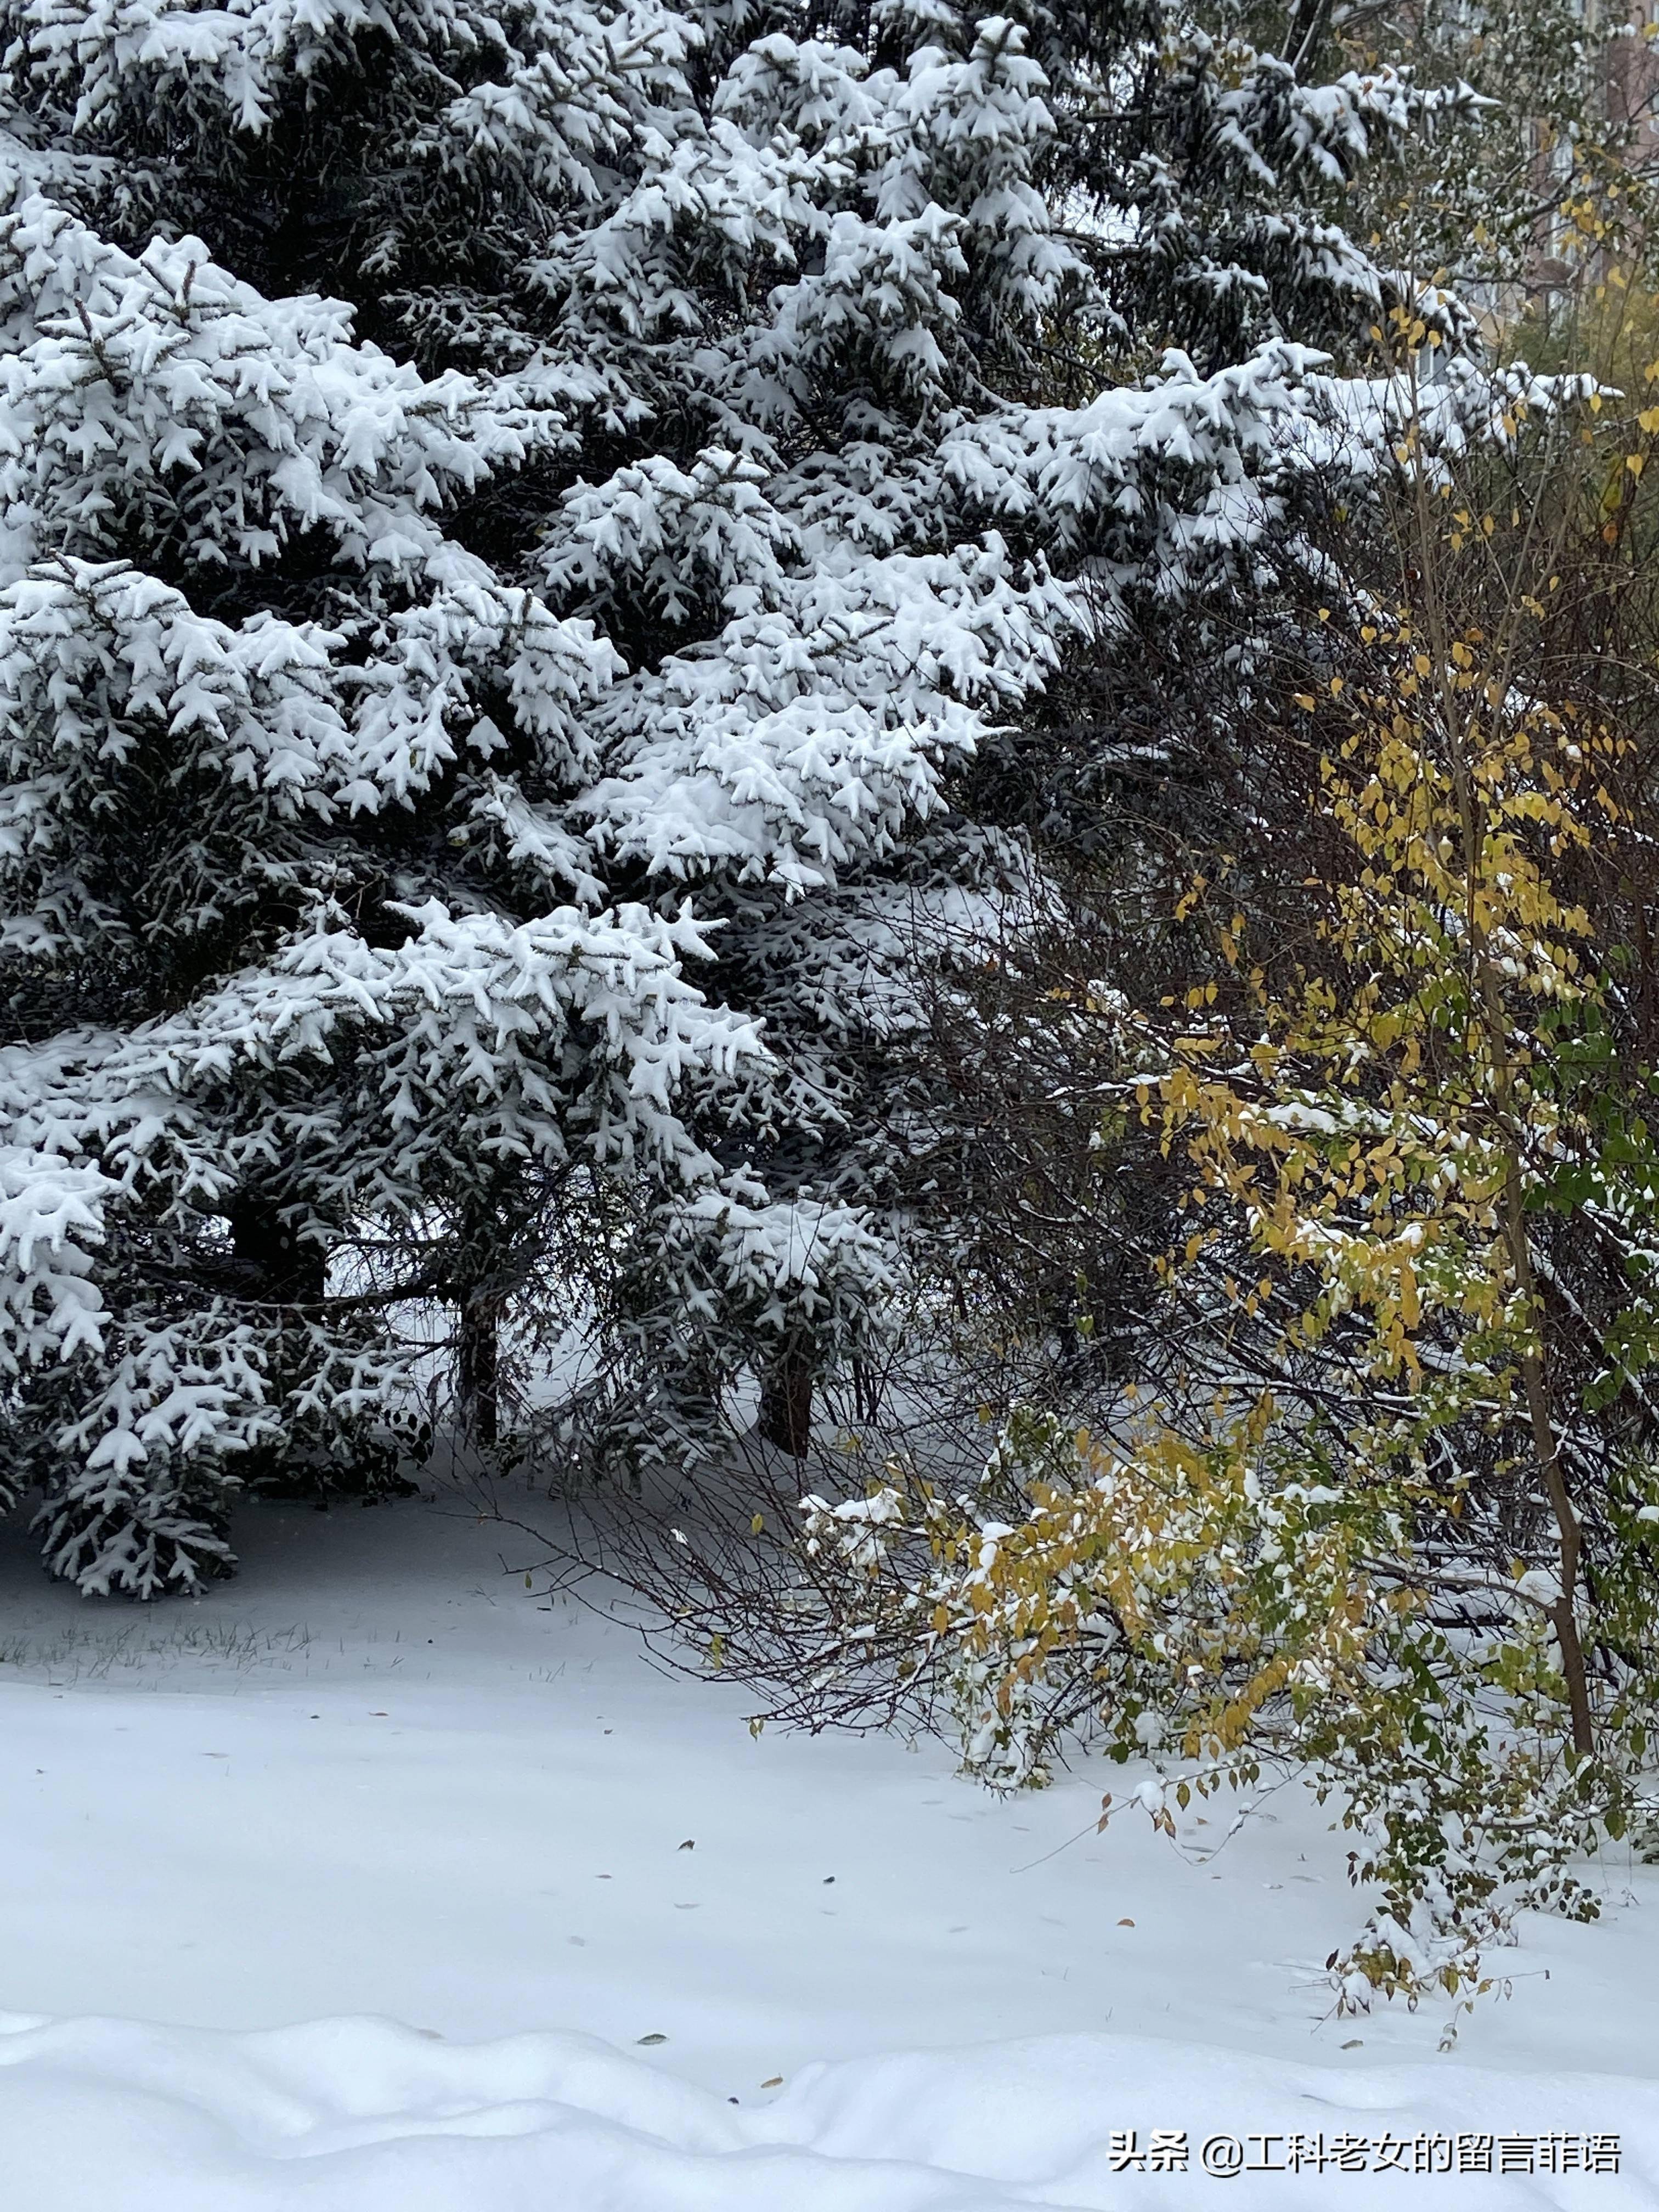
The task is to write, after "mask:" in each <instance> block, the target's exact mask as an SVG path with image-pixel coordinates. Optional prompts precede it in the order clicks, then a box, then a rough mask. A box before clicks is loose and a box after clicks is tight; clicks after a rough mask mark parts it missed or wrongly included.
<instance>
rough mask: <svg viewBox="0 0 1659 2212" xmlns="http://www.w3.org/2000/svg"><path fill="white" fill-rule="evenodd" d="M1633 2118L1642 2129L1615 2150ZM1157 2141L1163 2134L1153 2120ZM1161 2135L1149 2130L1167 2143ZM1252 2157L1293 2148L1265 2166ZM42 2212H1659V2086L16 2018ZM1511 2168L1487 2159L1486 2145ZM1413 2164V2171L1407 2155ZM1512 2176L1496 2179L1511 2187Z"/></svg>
mask: <svg viewBox="0 0 1659 2212" xmlns="http://www.w3.org/2000/svg"><path fill="white" fill-rule="evenodd" d="M1613 2110H1616V2111H1617V2112H1619V2113H1620V2116H1621V2117H1622V2118H1623V2120H1624V2123H1625V2124H1624V2126H1623V2128H1622V2130H1620V2129H1616V2128H1615V2129H1611V2130H1610V2129H1609V2128H1608V2126H1607V2116H1608V2113H1609V2112H1610V2111H1613ZM1544 2114H1547V2116H1548V2124H1549V2128H1550V2130H1553V2131H1555V2132H1558V2133H1561V2134H1565V2135H1569V2136H1577V2137H1579V2138H1582V2137H1583V2136H1592V2135H1600V2134H1607V2133H1613V2134H1617V2135H1619V2136H1620V2170H1619V2172H1617V2173H1616V2174H1613V2173H1606V2172H1601V2173H1593V2174H1586V2173H1583V2172H1577V2173H1564V2174H1559V2175H1551V2174H1546V2173H1533V2174H1524V2173H1520V2172H1510V2173H1508V2174H1504V2173H1501V2172H1496V2171H1494V2172H1491V2173H1485V2174H1483V2173H1480V2172H1462V2173H1458V2172H1452V2173H1448V2174H1442V2175H1440V2176H1438V2177H1436V2176H1434V2175H1432V2174H1427V2173H1417V2174H1413V2172H1412V2171H1411V2167H1410V2164H1409V2162H1408V2163H1407V2166H1406V2167H1405V2169H1404V2170H1403V2171H1401V2170H1395V2171H1394V2172H1387V2171H1385V2172H1336V2173H1335V2174H1334V2175H1331V2174H1327V2175H1324V2176H1321V2175H1319V2174H1317V2173H1316V2172H1303V2173H1300V2174H1297V2173H1291V2172H1286V2171H1285V2170H1284V2168H1283V2166H1282V2164H1281V2165H1280V2166H1279V2171H1277V2172H1256V2173H1255V2174H1252V2173H1250V2172H1242V2173H1240V2174H1239V2175H1237V2177H1236V2178H1232V2179H1222V2178H1212V2177H1210V2176H1208V2175H1206V2174H1205V2173H1203V2172H1194V2171H1191V2170H1189V2171H1188V2172H1184V2173H1183V2172H1161V2173H1160V2172H1149V2171H1145V2170H1137V2169H1136V2166H1135V2165H1134V2164H1133V2163H1131V2162H1128V2161H1126V2160H1125V2159H1124V2158H1123V2155H1122V2145H1121V2142H1115V2141H1114V2137H1115V2136H1118V2137H1120V2138H1121V2136H1127V2134H1129V2133H1130V2132H1131V2131H1133V2134H1134V2136H1135V2137H1136V2148H1137V2151H1138V2153H1139V2154H1141V2155H1142V2156H1144V2154H1145V2152H1146V2147H1147V2144H1148V2142H1150V2139H1151V2132H1152V2126H1156V2127H1158V2129H1160V2130H1167V2131H1171V2132H1180V2133H1183V2134H1184V2135H1185V2136H1186V2137H1187V2139H1188V2146H1189V2150H1188V2156H1189V2158H1190V2160H1191V2161H1192V2164H1193V2166H1196V2165H1197V2161H1198V2158H1199V2155H1200V2147H1201V2145H1202V2144H1203V2143H1204V2142H1206V2141H1207V2140H1209V2139H1211V2138H1212V2137H1214V2136H1232V2137H1233V2138H1234V2139H1235V2140H1236V2141H1237V2142H1238V2143H1239V2144H1240V2146H1241V2148H1242V2150H1243V2155H1244V2156H1245V2157H1246V2158H1247V2159H1249V2160H1264V2159H1265V2160H1269V2161H1282V2160H1283V2158H1284V2155H1285V2145H1286V2144H1287V2143H1289V2142H1291V2141H1292V2140H1294V2139H1297V2138H1304V2139H1307V2140H1309V2141H1311V2140H1312V2139H1313V2138H1314V2137H1316V2136H1324V2137H1325V2138H1326V2139H1327V2140H1328V2139H1329V2138H1331V2137H1333V2136H1336V2135H1337V2134H1339V2133H1345V2134H1346V2135H1348V2136H1353V2137H1358V2138H1364V2139H1368V2140H1372V2139H1376V2138H1377V2137H1382V2136H1388V2137H1390V2138H1393V2139H1395V2140H1399V2139H1400V2138H1402V2137H1403V2138H1405V2139H1406V2140H1407V2143H1408V2144H1409V2143H1410V2142H1411V2141H1412V2140H1413V2138H1415V2137H1417V2136H1419V2135H1420V2136H1425V2137H1428V2138H1431V2139H1432V2138H1434V2137H1440V2138H1442V2139H1449V2140H1450V2141H1451V2142H1455V2140H1456V2138H1457V2137H1458V2136H1460V2135H1463V2136H1480V2135H1484V2136H1486V2137H1488V2138H1490V2137H1491V2136H1492V2135H1493V2133H1494V2131H1496V2132H1498V2133H1502V2132H1504V2131H1511V2132H1512V2133H1513V2134H1514V2135H1515V2136H1516V2137H1517V2138H1519V2139H1521V2140H1522V2141H1535V2140H1536V2138H1537V2136H1539V2134H1540V2132H1541V2115H1544ZM1137 2122H1138V2123H1139V2125H1137V2124H1136V2123H1137ZM1149 2123H1150V2124H1149ZM1252 2137H1257V2138H1261V2137H1267V2138H1269V2139H1271V2148H1267V2149H1265V2150H1264V2149H1262V2148H1261V2147H1260V2146H1259V2145H1258V2144H1255V2143H1252V2142H1250V2138H1252ZM0 2140H3V2142H4V2144H5V2157H6V2162H7V2166H8V2169H9V2177H10V2189H11V2192H12V2193H11V2196H10V2200H9V2201H10V2202H11V2203H13V2204H14V2205H15V2206H16V2207H17V2208H18V2212H88V2208H89V2207H91V2206H94V2205H96V2206H97V2207H98V2208H99V2212H289V2208H291V2212H302V2208H303V2212H1012V2208H1013V2207H1015V2206H1018V2205H1032V2204H1046V2205H1051V2206H1057V2207H1073V2208H1076V2212H1084V2208H1089V2209H1090V2212H1094V2208H1100V2209H1101V2212H1116V2208H1119V2207H1124V2206H1129V2205H1136V2206H1145V2207H1146V2208H1148V2212H1176V2208H1187V2207H1190V2206H1191V2205H1193V2204H1194V2203H1198V2202H1199V2201H1200V2196H1202V2198H1203V2200H1204V2201H1207V2198H1208V2196H1209V2195H1210V2194H1211V2193H1213V2194H1214V2195H1215V2196H1216V2197H1217V2198H1218V2201H1222V2202H1225V2203H1229V2204H1234V2205H1239V2206H1242V2207H1244V2208H1247V2212H1269V2209H1270V2212H1282V2208H1284V2207H1285V2206H1287V2205H1292V2204H1304V2203H1305V2204H1306V2205H1308V2206H1309V2207H1310V2208H1311V2207H1313V2206H1315V2205H1317V2204H1328V2203H1331V2202H1332V2201H1333V2200H1334V2201H1335V2202H1337V2203H1341V2204H1343V2205H1352V2206H1354V2207H1356V2208H1358V2209H1359V2212H1369V2208H1373V2207H1376V2206H1379V2205H1388V2206H1397V2205H1398V2204H1399V2203H1401V2199H1402V2198H1404V2199H1406V2200H1407V2201H1409V2202H1412V2203H1419V2202H1428V2203H1435V2204H1441V2203H1446V2204H1452V2203H1455V2205H1456V2206H1457V2207H1458V2212H1526V2208H1531V2207H1538V2206H1542V2205H1559V2206H1562V2207H1579V2206H1584V2207H1589V2206H1592V2205H1593V2206H1595V2208H1596V2212H1631V2208H1635V2207H1638V2206H1640V2207H1648V2206H1651V2205H1652V2204H1653V2203H1655V2202H1656V2201H1659V2087H1655V2086H1654V2085H1652V2084H1650V2083H1640V2084H1638V2083H1635V2082H1631V2081H1620V2082H1617V2083H1614V2082H1613V2081H1609V2080H1608V2079H1607V2078H1606V2077H1604V2076H1598V2075H1575V2074H1571V2073H1559V2074H1558V2073H1552V2074H1549V2075H1524V2074H1522V2075H1516V2074H1505V2075H1499V2074H1491V2073H1483V2072H1481V2071H1480V2070H1478V2069H1473V2068H1462V2067H1444V2066H1433V2065H1419V2066H1398V2067H1388V2068H1382V2069H1374V2070H1371V2071H1369V2072H1366V2073H1364V2074H1358V2073H1352V2072H1348V2073H1344V2072H1338V2071H1336V2070H1334V2069H1329V2068H1323V2067H1317V2066H1297V2065H1291V2064H1286V2063H1283V2062H1274V2061H1271V2060H1261V2059H1251V2058H1247V2057H1240V2056H1238V2055H1236V2054H1235V2053H1232V2052H1229V2051H1206V2050H1202V2049H1198V2048H1194V2047H1193V2046H1191V2045H1184V2046H1183V2045H1171V2044H1165V2043H1158V2042H1155V2041H1152V2040H1149V2039H1139V2038H1136V2037H1131V2036H1113V2035H1094V2036H1086V2035H1078V2036H1052V2037H1033V2038H1030V2039H1026V2040H1024V2041H1020V2042H1011V2043H1001V2044H989V2045H980V2046H978V2047H977V2048H970V2049H966V2050H960V2051H913V2052H906V2053H902V2054H895V2055H892V2056H888V2057H872V2058H866V2059H858V2060H850V2061H843V2062H842V2063H838V2064H823V2063H818V2064H812V2065H809V2066H806V2067H805V2068H803V2069H802V2070H801V2071H800V2073H799V2075H797V2076H796V2078H795V2079H794V2080H793V2081H792V2082H790V2083H789V2084H788V2085H787V2087H785V2088H783V2089H782V2090H781V2092H780V2093H777V2094H776V2095H775V2096H773V2097H771V2098H769V2100H766V2101H764V2102H757V2104H756V2105H754V2106H750V2108H748V2109H744V2108H743V2107H738V2108H735V2109H734V2108H733V2106H732V2105H731V2104H730V2103H728V2102H727V2101H726V2100H723V2099H722V2098H720V2096H718V2095H717V2094H714V2093H711V2092H709V2091H708V2090H705V2089H700V2088H697V2087H693V2086H692V2085H691V2084H690V2083H689V2082H684V2081H676V2080H674V2079H672V2078H671V2077H665V2076H664V2075H662V2074H660V2073H659V2072H657V2071H654V2070H653V2069H650V2068H647V2066H646V2065H645V2064H644V2063H641V2061H639V2060H637V2059H634V2058H629V2057H625V2056H623V2054H621V2053H620V2052H618V2051H614V2050H612V2049H611V2047H610V2046H609V2045H605V2044H603V2043H600V2042H599V2041H597V2040H596V2039H592V2038H591V2037H587V2036H582V2035H572V2034H553V2033H544V2034H534V2035H519V2036H513V2037H512V2038H510V2039H507V2040H505V2041H502V2042H499V2043H485V2044H473V2045H452V2044H448V2043H446V2042H443V2041H442V2040H441V2039H436V2038H435V2037H433V2036H431V2035H428V2034H423V2033H421V2032H420V2031H418V2030H414V2029H410V2028H408V2027H398V2026H396V2025H394V2024H393V2023H392V2022H390V2021H379V2020H366V2019H339V2020H326V2021H313V2022H311V2023H308V2024H307V2025H306V2026H303V2027H286V2028H276V2029H267V2030H263V2031H259V2032H256V2033H246V2034H240V2035H232V2034H225V2033H211V2032H209V2031H204V2030H191V2029H188V2028H176V2027H175V2028H169V2027H146V2026H141V2025H138V2024H137V2023H134V2022H131V2021H119V2020H97V2019H92V2020H64V2021H52V2020H41V2019H39V2018H33V2017H30V2016H27V2015H16V2014H0ZM1488 2148H1490V2144H1489V2145H1488ZM1409 2155H1410V2154H1409V2152H1408V2153H1407V2160H1408V2161H1409ZM1493 2164H1494V2166H1496V2165H1497V2164H1498V2160H1497V2158H1496V2156H1495V2155H1494V2157H1493Z"/></svg>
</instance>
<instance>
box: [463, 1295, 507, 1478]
mask: <svg viewBox="0 0 1659 2212" xmlns="http://www.w3.org/2000/svg"><path fill="white" fill-rule="evenodd" d="M457 1367H458V1370H459V1371H458V1374H457V1378H456V1380H457V1389H458V1390H459V1396H460V1401H461V1425H462V1428H463V1429H464V1431H465V1434H466V1435H467V1436H468V1437H470V1438H471V1441H472V1442H473V1443H476V1444H482V1445H483V1447H484V1448H485V1449H486V1450H488V1449H492V1448H493V1447H494V1445H495V1443H496V1440H497V1438H498V1437H500V1434H501V1300H500V1298H499V1297H495V1295H494V1294H493V1293H492V1292H490V1291H483V1290H473V1291H469V1292H468V1293H467V1295H466V1296H465V1298H463V1300H462V1302H461V1341H460V1350H459V1356H458V1359H457Z"/></svg>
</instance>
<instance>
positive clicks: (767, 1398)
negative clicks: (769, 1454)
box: [760, 1344, 813, 1459]
mask: <svg viewBox="0 0 1659 2212" xmlns="http://www.w3.org/2000/svg"><path fill="white" fill-rule="evenodd" d="M812 1381H813V1376H812V1366H811V1361H810V1359H809V1358H807V1355H806V1350H805V1346H802V1345H799V1344H790V1345H788V1346H786V1348H785V1350H784V1352H783V1354H782V1356H781V1358H780V1359H779V1360H778V1362H777V1364H776V1365H775V1367H773V1368H772V1369H771V1370H770V1371H769V1374H768V1375H767V1376H766V1379H765V1381H764V1382H763V1383H762V1385H761V1402H760V1432H761V1434H762V1436H763V1437H765V1439H766V1441H767V1443H769V1444H775V1446H776V1447H777V1449H779V1450H780V1451H784V1452H788V1453H789V1454H790V1455H791V1456H792V1457H793V1458H795V1459H805V1456H806V1455H807V1452H808V1451H809V1450H810V1449H811V1443H812Z"/></svg>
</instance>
